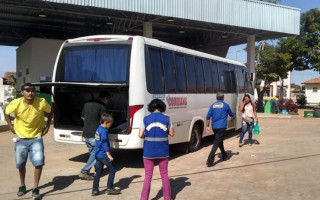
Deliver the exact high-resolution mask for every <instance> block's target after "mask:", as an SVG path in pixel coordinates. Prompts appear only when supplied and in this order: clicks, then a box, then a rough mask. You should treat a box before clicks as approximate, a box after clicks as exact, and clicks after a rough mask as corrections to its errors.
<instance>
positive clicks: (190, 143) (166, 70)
mask: <svg viewBox="0 0 320 200" xmlns="http://www.w3.org/2000/svg"><path fill="white" fill-rule="evenodd" d="M51 85H53V86H54V87H53V101H54V104H55V111H54V112H55V115H54V138H55V140H56V141H58V142H67V143H82V142H81V135H82V127H83V121H82V120H81V118H80V115H81V111H82V108H83V106H84V104H85V102H87V101H89V100H91V99H94V98H97V97H98V94H99V92H100V91H101V90H107V91H109V93H110V94H111V95H112V97H111V102H110V103H109V105H107V110H108V112H109V113H112V114H113V116H114V118H115V122H114V124H113V126H112V128H111V129H110V130H109V133H110V136H109V137H110V145H111V147H113V148H119V149H138V148H142V147H143V140H142V139H140V138H139V137H138V131H139V127H140V124H141V122H142V120H143V117H144V116H145V115H148V114H149V113H148V111H147V105H148V103H149V102H150V101H151V100H152V99H154V98H159V99H162V100H163V101H164V102H165V104H166V105H167V110H166V113H165V114H166V115H168V116H169V117H170V120H171V121H172V123H173V127H174V129H175V136H174V137H172V138H170V139H169V143H170V144H177V143H185V144H187V146H186V148H187V151H189V152H192V151H196V150H198V149H199V148H200V144H201V138H202V137H205V136H206V135H207V134H206V133H205V121H206V114H207V111H208V109H209V106H210V105H211V104H212V103H213V102H215V101H216V95H215V93H216V92H217V91H224V93H225V101H226V102H227V103H228V104H229V105H230V107H231V109H232V111H233V112H234V113H235V114H236V120H230V118H229V120H228V129H238V128H240V127H241V113H239V111H238V110H239V104H240V103H241V101H242V98H243V95H244V94H245V93H251V94H253V87H252V84H251V81H250V76H249V72H248V70H247V68H246V67H245V65H243V64H242V63H240V62H236V61H232V60H228V59H225V58H221V57H217V56H213V55H210V54H206V53H202V52H198V51H195V50H191V49H187V48H183V47H179V46H176V45H172V44H168V43H165V42H161V41H159V40H156V39H149V38H145V37H141V36H123V35H121V36H120V35H97V36H88V37H81V38H77V39H70V40H67V41H65V42H64V43H63V44H62V47H61V49H60V51H59V54H58V56H57V60H56V63H55V66H54V71H53V83H52V84H51Z"/></svg>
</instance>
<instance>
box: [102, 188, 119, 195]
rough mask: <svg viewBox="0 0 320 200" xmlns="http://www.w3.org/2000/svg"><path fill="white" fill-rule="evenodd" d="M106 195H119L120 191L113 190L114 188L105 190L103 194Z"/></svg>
mask: <svg viewBox="0 0 320 200" xmlns="http://www.w3.org/2000/svg"><path fill="white" fill-rule="evenodd" d="M105 193H106V194H120V193H121V192H120V190H117V189H114V188H111V189H110V188H107V190H106V192H105Z"/></svg>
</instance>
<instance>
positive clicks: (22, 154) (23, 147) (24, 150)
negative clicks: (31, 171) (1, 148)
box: [14, 137, 44, 169]
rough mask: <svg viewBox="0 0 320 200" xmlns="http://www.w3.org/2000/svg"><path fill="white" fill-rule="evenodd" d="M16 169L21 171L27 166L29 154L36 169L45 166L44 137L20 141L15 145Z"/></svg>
mask: <svg viewBox="0 0 320 200" xmlns="http://www.w3.org/2000/svg"><path fill="white" fill-rule="evenodd" d="M14 150H15V154H16V167H17V168H18V169H21V168H23V167H25V166H26V163H27V160H28V154H29V155H30V161H31V162H32V164H33V166H34V167H37V166H43V165H44V146H43V140H42V137H36V138H30V139H29V138H28V139H23V138H22V139H21V138H20V139H19V141H17V142H16V143H15V148H14Z"/></svg>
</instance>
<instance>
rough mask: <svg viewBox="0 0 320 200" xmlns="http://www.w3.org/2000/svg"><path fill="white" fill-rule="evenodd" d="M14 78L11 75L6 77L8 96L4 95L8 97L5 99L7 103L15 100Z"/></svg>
mask: <svg viewBox="0 0 320 200" xmlns="http://www.w3.org/2000/svg"><path fill="white" fill-rule="evenodd" d="M16 81H17V80H16V77H15V76H14V75H12V74H9V75H8V79H7V83H8V84H9V91H8V94H6V95H7V96H9V98H7V99H6V100H7V102H11V101H12V100H14V99H15V98H16V95H17V91H16Z"/></svg>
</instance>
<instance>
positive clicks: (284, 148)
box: [0, 118, 320, 200]
mask: <svg viewBox="0 0 320 200" xmlns="http://www.w3.org/2000/svg"><path fill="white" fill-rule="evenodd" d="M319 127H320V119H316V118H314V119H312V118H310V119H309V118H308V119H304V118H300V119H277V118H260V130H261V134H260V135H258V136H254V140H255V144H254V145H252V146H249V145H244V146H243V147H241V148H239V147H238V140H239V138H238V134H237V133H233V134H232V133H229V137H228V138H227V139H226V140H225V149H226V150H227V151H228V153H229V159H228V160H227V161H225V162H221V161H219V158H220V151H219V150H218V151H217V154H216V161H217V163H216V165H215V166H213V167H209V168H208V167H206V165H205V161H206V158H207V155H208V154H209V151H210V149H211V138H206V139H205V140H204V141H203V148H202V149H200V150H199V151H197V152H195V153H190V154H180V153H175V152H172V154H171V160H170V162H169V176H170V181H171V186H172V195H173V197H174V198H175V199H177V200H180V199H181V200H189V199H190V200H212V199H214V200H220V199H221V200H222V199H223V200H228V199H230V200H231V199H239V200H242V199H243V200H246V199H248V200H253V199H254V200H256V199H263V200H269V199H283V200H287V199H290V200H295V199H297V200H301V199H303V200H306V199H310V200H314V199H320V193H319V185H320V170H319V163H320V147H319V146H320V129H319ZM12 137H13V135H12V134H11V133H10V132H8V131H5V132H1V133H0V166H1V170H0V176H1V178H0V199H31V192H28V193H27V194H26V195H25V196H23V197H21V198H18V197H16V190H17V188H18V186H19V178H18V171H17V170H16V169H15V161H14V151H13V143H12V141H11V139H12ZM246 138H247V136H245V139H246ZM45 153H46V165H45V167H44V170H43V175H42V178H41V181H40V192H41V193H42V194H44V197H43V199H59V200H63V199H96V200H98V199H110V200H112V199H114V200H120V199H121V200H127V199H128V200H132V199H139V197H140V192H141V189H142V184H143V177H144V169H143V165H142V151H141V150H132V151H115V152H114V158H115V164H116V167H117V169H118V171H117V173H116V178H115V183H116V184H115V185H116V186H117V187H119V188H120V189H121V190H122V194H121V195H117V196H110V195H105V194H103V195H100V196H97V197H91V187H92V181H84V180H79V179H78V178H77V174H78V173H79V170H80V168H81V167H82V166H83V165H84V163H85V161H86V147H85V146H84V145H71V144H64V143H57V142H54V141H53V134H52V132H50V133H48V135H47V136H45ZM107 177H108V176H107V174H105V176H103V177H102V178H101V182H100V186H101V188H100V189H101V190H103V189H104V187H105V186H106V181H107ZM26 184H27V189H31V187H32V185H33V167H32V166H31V165H30V162H28V165H27V177H26ZM150 199H153V200H157V199H162V191H161V179H160V176H159V172H158V169H157V168H155V170H154V177H153V181H152V188H151V193H150Z"/></svg>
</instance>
